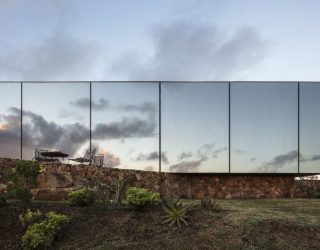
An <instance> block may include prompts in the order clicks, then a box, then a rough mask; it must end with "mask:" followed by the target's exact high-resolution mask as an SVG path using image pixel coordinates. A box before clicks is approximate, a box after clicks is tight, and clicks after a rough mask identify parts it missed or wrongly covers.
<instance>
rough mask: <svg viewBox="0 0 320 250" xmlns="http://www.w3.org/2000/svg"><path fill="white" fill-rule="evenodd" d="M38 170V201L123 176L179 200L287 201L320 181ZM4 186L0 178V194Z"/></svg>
mask: <svg viewBox="0 0 320 250" xmlns="http://www.w3.org/2000/svg"><path fill="white" fill-rule="evenodd" d="M15 164H16V160H13V159H8V158H3V159H1V158H0V169H1V168H7V167H15ZM42 168H43V169H42V172H41V173H40V174H39V188H38V189H35V190H34V191H33V192H34V199H38V200H63V199H67V197H68V193H69V192H71V191H73V190H76V189H79V188H81V187H82V186H83V185H84V184H85V183H88V182H90V183H104V184H106V185H110V184H112V185H113V184H117V183H118V181H119V180H122V179H123V178H125V177H127V176H134V177H135V181H134V182H133V183H132V184H131V185H132V186H136V187H143V188H147V189H150V190H152V191H157V192H160V193H162V194H163V195H166V196H170V197H179V198H193V199H201V198H204V197H212V198H227V199H230V198H237V199H250V198H254V199H256V198H291V197H312V196H313V195H314V193H315V192H320V181H297V180H295V179H294V176H292V175H219V174H190V173H189V174H178V173H177V174H172V173H159V172H153V171H138V170H127V169H117V168H98V167H95V166H86V165H70V164H44V165H42ZM8 185H10V183H5V182H4V179H3V178H2V177H1V175H0V193H1V192H6V190H7V187H8Z"/></svg>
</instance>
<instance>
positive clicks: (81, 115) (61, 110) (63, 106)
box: [23, 83, 90, 160]
mask: <svg viewBox="0 0 320 250" xmlns="http://www.w3.org/2000/svg"><path fill="white" fill-rule="evenodd" d="M89 97H90V85H89V83H24V84H23V158H24V159H28V160H30V159H32V158H33V157H34V156H35V149H40V150H49V151H61V152H63V153H66V154H68V155H69V156H68V157H66V158H67V159H68V158H74V157H83V156H84V154H85V152H86V151H87V150H89V141H90V132H89V131H90V130H89V124H90V99H89Z"/></svg>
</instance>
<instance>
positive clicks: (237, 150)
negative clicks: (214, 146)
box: [234, 149, 247, 155]
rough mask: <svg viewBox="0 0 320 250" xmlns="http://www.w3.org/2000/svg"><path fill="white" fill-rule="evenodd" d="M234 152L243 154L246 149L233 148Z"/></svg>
mask: <svg viewBox="0 0 320 250" xmlns="http://www.w3.org/2000/svg"><path fill="white" fill-rule="evenodd" d="M234 152H236V153H238V154H241V155H243V154H246V153H247V152H246V151H244V150H241V149H235V150H234Z"/></svg>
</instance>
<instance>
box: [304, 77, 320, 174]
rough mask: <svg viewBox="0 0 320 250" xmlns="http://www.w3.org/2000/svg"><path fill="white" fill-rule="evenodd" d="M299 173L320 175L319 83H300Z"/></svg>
mask: <svg viewBox="0 0 320 250" xmlns="http://www.w3.org/2000/svg"><path fill="white" fill-rule="evenodd" d="M300 173H320V83H300Z"/></svg>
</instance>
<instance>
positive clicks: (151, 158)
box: [135, 151, 169, 164]
mask: <svg viewBox="0 0 320 250" xmlns="http://www.w3.org/2000/svg"><path fill="white" fill-rule="evenodd" d="M135 160H136V161H154V160H159V153H158V152H156V151H154V152H151V153H148V154H139V155H138V156H137V158H136V159H135ZM161 161H162V162H163V163H165V164H169V161H168V157H167V154H166V153H165V152H162V153H161Z"/></svg>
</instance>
